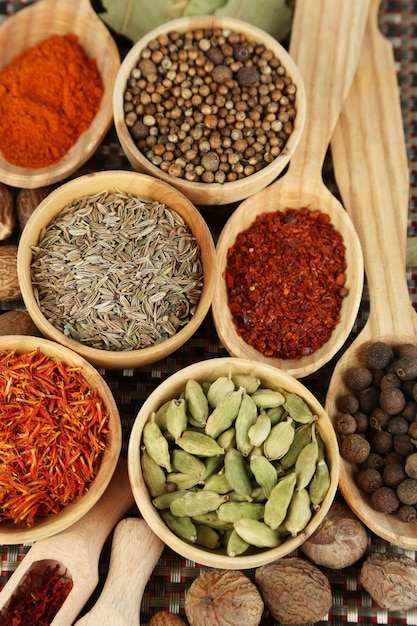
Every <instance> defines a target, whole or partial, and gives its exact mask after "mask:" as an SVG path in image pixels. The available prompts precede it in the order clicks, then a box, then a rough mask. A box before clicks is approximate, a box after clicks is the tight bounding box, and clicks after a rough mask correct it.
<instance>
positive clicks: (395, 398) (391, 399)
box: [379, 387, 405, 415]
mask: <svg viewBox="0 0 417 626" xmlns="http://www.w3.org/2000/svg"><path fill="white" fill-rule="evenodd" d="M379 402H380V405H381V409H382V410H383V411H385V412H386V413H388V415H396V414H398V413H401V411H402V410H403V408H404V407H405V396H404V394H403V392H402V391H401V389H396V388H393V387H392V388H390V389H384V390H383V391H381V394H380V396H379Z"/></svg>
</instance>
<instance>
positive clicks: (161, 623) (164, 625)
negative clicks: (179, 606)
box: [148, 611, 186, 626]
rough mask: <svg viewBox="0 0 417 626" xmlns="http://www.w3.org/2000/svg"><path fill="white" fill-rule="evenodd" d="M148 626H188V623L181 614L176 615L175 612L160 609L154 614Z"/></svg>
mask: <svg viewBox="0 0 417 626" xmlns="http://www.w3.org/2000/svg"><path fill="white" fill-rule="evenodd" d="M148 626H186V623H185V622H184V620H183V619H182V618H181V617H180V616H179V615H175V613H171V612H169V611H158V612H157V613H154V614H153V615H152V617H151V619H150V620H149V622H148Z"/></svg>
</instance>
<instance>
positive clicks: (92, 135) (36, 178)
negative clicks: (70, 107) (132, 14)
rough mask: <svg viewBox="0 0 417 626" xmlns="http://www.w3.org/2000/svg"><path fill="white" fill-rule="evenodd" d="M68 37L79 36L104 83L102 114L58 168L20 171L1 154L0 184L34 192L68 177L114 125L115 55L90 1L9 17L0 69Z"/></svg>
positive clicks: (1, 38)
mask: <svg viewBox="0 0 417 626" xmlns="http://www.w3.org/2000/svg"><path fill="white" fill-rule="evenodd" d="M68 33H73V34H75V35H77V37H78V41H79V44H80V45H81V47H82V48H83V50H84V52H85V53H86V54H87V56H89V57H93V58H95V59H96V62H97V67H98V71H99V73H100V75H101V77H102V79H103V84H104V94H103V98H102V101H101V106H100V110H99V111H98V113H97V115H96V116H95V118H94V120H93V121H92V123H91V125H90V127H89V129H88V130H86V131H85V132H84V133H83V134H82V135H81V136H80V137H79V139H78V141H77V142H76V143H75V145H74V146H72V148H71V149H70V150H69V151H68V153H67V154H66V155H64V157H63V158H62V159H61V160H60V161H59V162H58V163H54V164H53V165H50V166H48V167H42V168H38V169H30V168H23V167H18V166H16V165H12V164H11V163H9V162H8V161H7V160H6V159H5V158H4V157H3V155H2V154H1V152H0V180H1V181H2V182H4V183H6V184H8V185H12V186H14V187H25V188H34V187H42V186H44V185H49V184H52V183H55V182H58V181H61V180H63V179H64V178H67V177H68V176H69V175H70V174H72V173H73V172H75V171H76V170H77V169H78V168H79V167H81V165H83V163H85V162H86V161H87V159H89V158H90V156H91V155H92V154H93V153H94V152H95V150H96V148H97V147H98V146H99V144H100V143H101V141H102V140H103V138H104V136H105V134H106V133H107V131H108V129H109V127H110V124H111V122H112V120H113V88H114V83H115V80H116V76H117V72H118V71H119V68H120V57H119V52H118V50H117V46H116V44H115V42H114V39H113V38H112V36H111V34H110V32H109V30H108V29H107V28H106V27H105V26H104V24H103V22H102V21H101V20H100V18H99V17H98V16H97V15H96V13H95V12H94V11H93V9H92V7H91V4H90V2H89V0H77V2H74V0H40V1H39V2H35V3H33V5H31V6H28V7H25V8H23V9H22V10H21V11H19V12H17V13H15V14H14V15H12V16H11V17H9V18H8V19H7V20H6V21H5V22H4V23H3V24H2V25H1V27H0V69H1V68H2V67H5V66H6V65H8V64H9V63H10V62H11V61H12V60H13V59H14V58H15V57H16V56H17V55H18V54H20V53H21V52H23V51H24V50H28V49H29V48H31V47H32V46H34V45H36V44H38V43H40V42H41V41H43V40H44V39H46V38H47V37H49V35H51V34H57V35H66V34H68Z"/></svg>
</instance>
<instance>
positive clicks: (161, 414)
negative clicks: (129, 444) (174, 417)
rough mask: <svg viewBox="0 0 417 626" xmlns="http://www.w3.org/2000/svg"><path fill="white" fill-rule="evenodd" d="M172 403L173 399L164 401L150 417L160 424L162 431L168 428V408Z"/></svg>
mask: <svg viewBox="0 0 417 626" xmlns="http://www.w3.org/2000/svg"><path fill="white" fill-rule="evenodd" d="M170 404H171V400H167V401H166V402H164V403H163V404H162V405H161V406H160V407H159V409H157V411H155V412H154V413H153V414H152V415H151V418H150V420H151V421H152V422H155V424H157V425H158V426H159V428H160V430H161V431H162V432H164V430H166V429H167V410H168V407H169V405H170Z"/></svg>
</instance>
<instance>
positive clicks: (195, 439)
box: [177, 430, 224, 457]
mask: <svg viewBox="0 0 417 626" xmlns="http://www.w3.org/2000/svg"><path fill="white" fill-rule="evenodd" d="M177 445H178V446H179V447H180V448H182V450H185V451H186V452H189V453H190V454H196V455H197V456H204V457H206V456H217V455H218V454H224V450H223V448H221V447H220V446H219V444H218V443H217V441H216V440H215V439H213V438H212V437H209V436H208V435H206V434H204V433H199V432H196V431H193V430H186V431H184V432H183V433H182V435H181V437H180V438H179V439H178V440H177Z"/></svg>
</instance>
